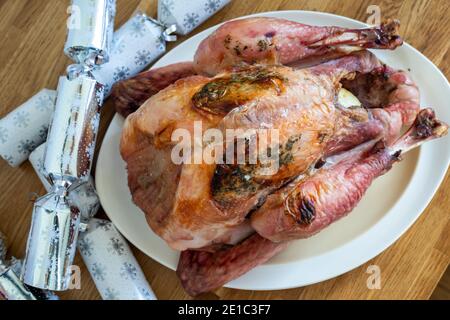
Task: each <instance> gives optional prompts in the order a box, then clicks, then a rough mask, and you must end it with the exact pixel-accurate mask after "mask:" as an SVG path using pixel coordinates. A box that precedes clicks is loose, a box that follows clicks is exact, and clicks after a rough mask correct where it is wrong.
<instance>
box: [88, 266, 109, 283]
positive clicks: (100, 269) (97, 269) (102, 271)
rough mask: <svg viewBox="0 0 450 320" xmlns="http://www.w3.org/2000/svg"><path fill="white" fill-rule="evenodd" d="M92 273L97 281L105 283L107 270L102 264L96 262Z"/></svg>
mask: <svg viewBox="0 0 450 320" xmlns="http://www.w3.org/2000/svg"><path fill="white" fill-rule="evenodd" d="M91 273H92V276H93V277H94V278H95V279H96V280H101V281H105V276H106V268H105V267H104V266H103V265H102V264H101V263H97V262H94V264H92V268H91Z"/></svg>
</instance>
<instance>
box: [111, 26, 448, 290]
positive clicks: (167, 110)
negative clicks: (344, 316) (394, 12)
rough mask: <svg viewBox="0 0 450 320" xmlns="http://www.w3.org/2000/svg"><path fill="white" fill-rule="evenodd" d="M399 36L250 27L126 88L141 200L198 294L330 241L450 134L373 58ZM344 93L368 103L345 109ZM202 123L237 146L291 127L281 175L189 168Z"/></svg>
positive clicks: (383, 30) (402, 76) (125, 139)
mask: <svg viewBox="0 0 450 320" xmlns="http://www.w3.org/2000/svg"><path fill="white" fill-rule="evenodd" d="M397 29H398V22H397V21H389V22H387V23H385V24H383V25H381V26H380V27H374V28H369V29H361V30H353V29H343V28H339V27H313V26H308V25H304V24H300V23H296V22H291V21H287V20H281V19H272V18H250V19H243V20H236V21H232V22H229V23H226V24H224V25H223V26H222V27H220V28H219V29H218V30H217V31H215V32H214V33H213V34H212V35H211V36H209V37H208V38H206V39H205V40H204V41H203V42H202V43H201V44H200V46H199V48H198V51H197V53H196V56H195V59H194V61H193V62H185V63H178V64H175V65H170V66H167V67H163V68H160V69H155V70H151V71H148V72H145V73H143V74H140V75H138V76H136V77H135V78H132V79H129V80H125V81H123V82H121V83H118V84H117V85H116V86H115V88H114V92H113V97H114V100H115V103H116V107H117V110H118V112H119V113H121V114H122V115H124V116H127V119H126V122H125V126H124V129H123V133H122V140H121V145H120V150H121V154H122V157H123V159H124V160H125V161H126V163H127V168H128V183H129V187H130V190H131V193H132V196H133V200H134V202H135V203H136V204H137V205H138V206H139V207H140V208H141V209H142V210H143V211H144V212H145V214H146V218H147V221H148V223H149V225H150V227H151V228H152V230H153V231H154V232H156V233H157V234H158V235H159V236H160V237H162V238H163V239H164V240H165V241H166V242H167V243H168V244H169V245H170V246H171V247H172V248H174V249H177V250H180V251H182V253H181V257H180V262H179V265H178V270H177V273H178V275H179V277H180V279H181V282H182V284H183V286H184V287H185V289H186V291H187V292H188V293H189V294H191V295H197V294H199V293H202V292H206V291H210V290H214V289H216V288H218V287H220V286H221V285H223V284H225V283H226V282H228V281H230V280H232V279H234V278H236V277H238V276H240V275H242V274H244V273H245V272H247V271H249V270H250V269H252V268H253V267H255V266H257V265H259V264H261V263H264V262H266V261H267V260H269V259H270V258H272V257H273V256H274V255H276V254H277V253H278V252H280V251H281V250H283V249H284V248H286V246H287V245H288V244H289V242H290V241H292V240H295V239H302V238H307V237H310V236H312V235H314V234H316V233H317V232H319V231H321V230H322V229H324V228H325V227H327V226H328V225H330V224H331V223H332V222H334V221H336V220H337V219H339V218H341V217H343V216H345V215H346V214H347V213H349V212H350V211H351V210H352V209H353V208H354V207H355V206H356V205H357V203H358V202H359V201H360V199H361V197H362V196H363V194H364V193H365V191H366V190H367V188H368V187H369V186H370V184H371V182H372V181H373V180H374V179H375V178H377V177H378V176H380V175H382V174H384V173H386V172H387V171H388V170H389V169H390V168H391V167H392V165H393V164H394V163H395V162H397V161H399V160H400V158H401V155H402V154H403V153H405V152H407V151H408V150H410V149H412V148H414V147H417V146H418V145H420V144H421V143H423V142H425V141H428V140H431V139H434V138H437V137H440V136H443V135H445V134H446V133H447V125H445V124H444V123H442V122H440V121H439V120H437V119H436V117H435V115H434V112H433V111H432V110H431V109H423V110H420V106H419V90H418V88H417V86H416V85H415V84H414V82H413V81H412V79H411V78H410V77H409V75H408V74H407V73H405V72H403V71H399V70H394V69H392V68H390V67H388V66H386V65H384V64H383V63H381V62H380V61H379V60H378V59H377V58H376V57H375V55H374V54H372V53H371V52H370V51H367V50H365V49H366V48H377V49H395V48H396V47H397V46H400V45H401V44H402V39H401V38H400V37H399V36H398V35H397ZM342 88H346V89H347V90H349V91H350V92H352V93H353V94H354V95H355V96H356V97H357V98H358V100H359V102H360V104H359V105H358V104H356V105H354V106H351V107H348V106H343V105H341V103H340V100H339V98H338V97H339V94H340V91H341V89H342ZM196 123H201V130H202V133H203V132H206V131H207V130H208V129H211V128H215V129H218V130H219V131H220V132H223V133H224V135H225V132H226V131H227V130H228V129H244V130H245V129H254V130H255V132H259V131H258V130H257V129H261V128H268V129H277V130H278V132H279V140H278V142H277V143H278V144H277V146H278V148H277V151H276V152H278V156H279V157H278V162H277V164H278V170H276V172H274V173H272V174H269V175H268V174H263V173H262V166H261V165H260V164H259V163H249V162H248V161H247V162H244V163H237V162H232V163H228V162H220V163H217V162H215V163H211V162H206V161H202V162H201V163H196V164H191V163H179V164H177V163H175V162H174V161H173V157H172V151H173V149H174V146H175V145H176V143H177V142H176V141H174V139H173V137H172V136H173V133H174V132H175V131H176V130H177V129H184V130H187V132H190V133H192V135H194V132H195V130H198V128H196V125H195V124H196ZM404 127H409V130H407V131H406V133H404V134H403V135H401V132H402V128H404ZM258 134H259V133H256V135H255V136H254V137H252V139H256V140H257V141H259V140H260V139H262V137H260V136H258ZM246 138H248V137H246ZM246 141H247V142H248V140H246ZM196 143H197V144H200V145H202V146H203V144H205V142H204V141H194V144H196ZM233 143H234V142H233ZM222 146H223V148H224V149H226V148H228V146H226V145H225V144H223V145H221V147H222ZM192 148H194V146H192ZM226 151H227V150H224V152H225V153H226Z"/></svg>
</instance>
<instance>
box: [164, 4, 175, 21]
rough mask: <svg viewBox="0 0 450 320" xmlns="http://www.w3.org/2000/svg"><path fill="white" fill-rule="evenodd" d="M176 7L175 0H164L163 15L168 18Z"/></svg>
mask: <svg viewBox="0 0 450 320" xmlns="http://www.w3.org/2000/svg"><path fill="white" fill-rule="evenodd" d="M174 9H175V3H174V2H173V0H163V1H162V2H161V16H162V17H163V18H167V17H169V16H170V14H171V12H172V11H173V10H174Z"/></svg>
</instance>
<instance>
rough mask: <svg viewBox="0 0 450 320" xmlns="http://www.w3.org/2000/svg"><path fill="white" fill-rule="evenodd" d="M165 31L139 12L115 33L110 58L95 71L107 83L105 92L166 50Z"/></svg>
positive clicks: (98, 78)
mask: <svg viewBox="0 0 450 320" xmlns="http://www.w3.org/2000/svg"><path fill="white" fill-rule="evenodd" d="M163 32H164V29H163V28H162V27H161V26H159V25H157V24H155V23H154V22H152V21H150V20H149V19H147V18H146V17H145V16H144V15H142V14H141V13H137V14H136V15H134V16H133V17H132V18H131V19H130V20H129V21H128V22H126V23H125V24H124V25H123V26H122V27H121V28H120V29H119V30H117V31H116V32H115V33H114V38H113V44H112V50H111V54H110V58H109V62H108V63H106V64H104V65H102V66H101V67H100V68H99V69H98V70H96V71H94V76H95V78H96V79H97V81H99V82H100V83H102V84H104V85H105V94H106V96H108V95H109V94H110V92H111V89H112V86H113V85H114V83H116V82H118V81H121V80H125V79H128V78H130V77H132V76H134V75H136V74H138V73H139V72H141V71H143V70H144V69H145V68H146V67H147V66H148V65H149V64H150V63H151V62H152V61H155V60H156V59H157V58H158V57H160V56H161V55H162V54H163V53H164V52H165V51H166V43H165V41H164V40H163V39H162V37H163V35H162V34H163Z"/></svg>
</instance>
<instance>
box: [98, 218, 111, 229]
mask: <svg viewBox="0 0 450 320" xmlns="http://www.w3.org/2000/svg"><path fill="white" fill-rule="evenodd" d="M111 226H112V224H111V222H109V221H107V220H97V221H96V228H98V229H102V230H104V231H109V230H111Z"/></svg>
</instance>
